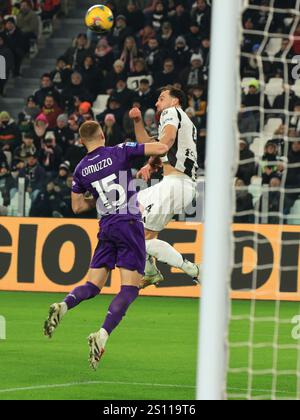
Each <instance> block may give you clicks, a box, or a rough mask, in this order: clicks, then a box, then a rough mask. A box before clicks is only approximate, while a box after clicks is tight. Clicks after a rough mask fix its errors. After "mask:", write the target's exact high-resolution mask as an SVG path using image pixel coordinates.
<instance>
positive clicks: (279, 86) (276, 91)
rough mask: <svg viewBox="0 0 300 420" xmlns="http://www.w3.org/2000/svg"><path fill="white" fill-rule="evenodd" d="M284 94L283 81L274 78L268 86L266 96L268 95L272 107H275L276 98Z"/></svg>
mask: <svg viewBox="0 0 300 420" xmlns="http://www.w3.org/2000/svg"><path fill="white" fill-rule="evenodd" d="M283 92H284V88H283V79H281V78H277V77H273V78H271V79H270V80H269V82H268V83H267V84H266V87H265V95H267V97H268V100H269V103H270V105H271V106H273V104H274V100H275V98H276V96H279V95H281V94H282V93H283Z"/></svg>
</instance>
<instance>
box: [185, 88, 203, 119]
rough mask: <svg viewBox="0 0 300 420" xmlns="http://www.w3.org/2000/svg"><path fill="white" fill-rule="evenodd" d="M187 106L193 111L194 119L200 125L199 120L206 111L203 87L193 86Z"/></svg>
mask: <svg viewBox="0 0 300 420" xmlns="http://www.w3.org/2000/svg"><path fill="white" fill-rule="evenodd" d="M189 106H190V107H191V108H193V109H194V110H195V117H196V118H197V119H198V122H199V123H200V122H201V118H202V117H203V116H204V115H205V114H206V110H207V98H206V92H205V89H204V86H195V87H194V88H193V89H192V95H191V97H190V99H189Z"/></svg>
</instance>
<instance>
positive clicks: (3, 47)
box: [0, 33, 15, 96]
mask: <svg viewBox="0 0 300 420" xmlns="http://www.w3.org/2000/svg"><path fill="white" fill-rule="evenodd" d="M0 56H2V57H4V59H5V63H6V68H5V71H6V79H1V78H0V96H3V94H4V87H5V85H6V83H7V81H8V79H9V77H10V75H11V73H13V72H14V68H15V59H14V55H13V53H12V51H11V49H10V48H9V47H8V45H7V43H6V40H5V36H4V35H3V34H1V33H0Z"/></svg>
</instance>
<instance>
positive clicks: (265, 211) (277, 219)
mask: <svg viewBox="0 0 300 420" xmlns="http://www.w3.org/2000/svg"><path fill="white" fill-rule="evenodd" d="M268 185H269V189H266V190H265V191H264V192H263V194H262V196H261V198H260V200H259V202H258V210H259V212H260V214H261V217H260V218H259V223H268V224H272V225H278V224H280V223H282V218H283V214H282V213H284V209H281V203H282V196H281V191H280V188H281V185H282V179H281V177H280V175H278V174H274V175H273V176H272V177H271V178H270V182H269V184H268Z"/></svg>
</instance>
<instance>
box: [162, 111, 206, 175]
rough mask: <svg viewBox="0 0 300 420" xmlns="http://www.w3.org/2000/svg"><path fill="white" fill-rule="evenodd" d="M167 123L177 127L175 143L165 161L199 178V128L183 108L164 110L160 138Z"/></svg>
mask: <svg viewBox="0 0 300 420" xmlns="http://www.w3.org/2000/svg"><path fill="white" fill-rule="evenodd" d="M167 125H173V126H174V127H176V128H177V135H176V140H175V143H174V145H173V146H172V147H171V149H170V150H169V152H168V155H167V158H165V160H164V162H169V164H170V165H171V166H173V167H174V168H176V169H177V170H178V171H180V172H182V173H184V174H186V175H188V176H189V177H190V178H192V180H193V181H196V179H197V170H198V164H197V146H196V142H197V129H196V127H195V126H194V124H193V123H192V121H191V120H190V118H189V117H188V116H187V114H186V113H185V112H184V111H183V110H182V109H181V108H175V107H174V108H168V109H166V110H165V111H163V112H162V114H161V117H160V122H159V129H158V133H159V136H158V138H159V140H160V139H161V137H162V134H163V130H164V128H165V127H166V126H167Z"/></svg>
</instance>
